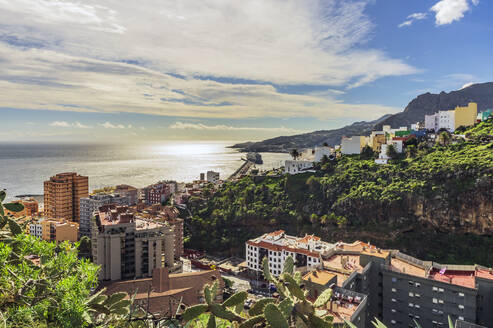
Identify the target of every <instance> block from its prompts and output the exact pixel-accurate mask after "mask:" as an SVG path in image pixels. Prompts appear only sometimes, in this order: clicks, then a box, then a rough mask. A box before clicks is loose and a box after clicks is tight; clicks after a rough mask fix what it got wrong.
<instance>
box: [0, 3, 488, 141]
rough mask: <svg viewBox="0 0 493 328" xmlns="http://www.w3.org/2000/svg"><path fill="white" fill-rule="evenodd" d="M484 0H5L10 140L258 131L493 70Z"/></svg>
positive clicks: (2, 74) (3, 62)
mask: <svg viewBox="0 0 493 328" xmlns="http://www.w3.org/2000/svg"><path fill="white" fill-rule="evenodd" d="M492 13H493V3H492V2H491V1H486V0H413V1H409V0H359V1H350V0H345V1H343V0H249V1H240V0H204V1H197V0H155V1H148V0H142V1H138V2H135V1H129V0H97V1H94V0H85V1H76V0H0V90H1V92H0V126H1V129H0V141H36V142H61V141H64V142H72V141H73V142H108V141H114V142H132V141H150V140H154V141H159V140H238V141H240V140H261V139H265V138H270V137H275V136H279V135H291V134H298V133H304V132H310V131H314V130H322V129H332V128H338V127H342V126H344V125H346V124H350V123H352V122H355V121H362V120H373V119H377V118H379V117H381V116H382V115H385V114H392V113H396V112H399V111H402V110H403V109H404V107H405V106H406V105H407V104H408V102H409V101H411V100H412V99H413V98H414V97H416V96H417V95H419V94H421V93H425V92H433V93H436V92H440V91H446V92H449V91H451V90H457V89H460V88H462V87H463V86H465V85H468V84H470V83H478V82H487V81H491V77H492V76H493V65H491V55H492V52H493V42H491V35H493V22H492V21H491V14H492Z"/></svg>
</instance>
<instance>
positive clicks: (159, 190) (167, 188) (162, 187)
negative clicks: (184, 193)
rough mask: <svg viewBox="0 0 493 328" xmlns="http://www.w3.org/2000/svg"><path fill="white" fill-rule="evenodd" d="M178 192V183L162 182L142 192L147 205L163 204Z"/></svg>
mask: <svg viewBox="0 0 493 328" xmlns="http://www.w3.org/2000/svg"><path fill="white" fill-rule="evenodd" d="M177 190H178V184H177V183H176V181H161V182H158V183H155V184H153V185H150V186H147V187H145V188H143V189H142V190H141V192H142V196H143V200H144V203H145V204H146V205H152V204H162V203H164V202H165V201H166V200H168V199H169V198H170V196H171V194H173V193H175V192H176V191H177Z"/></svg>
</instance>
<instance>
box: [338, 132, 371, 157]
mask: <svg viewBox="0 0 493 328" xmlns="http://www.w3.org/2000/svg"><path fill="white" fill-rule="evenodd" d="M366 143H367V139H366V137H364V136H352V137H351V138H345V137H343V138H342V139H341V152H342V153H343V154H345V155H352V154H360V153H361V149H362V148H363V147H364V146H365V145H366Z"/></svg>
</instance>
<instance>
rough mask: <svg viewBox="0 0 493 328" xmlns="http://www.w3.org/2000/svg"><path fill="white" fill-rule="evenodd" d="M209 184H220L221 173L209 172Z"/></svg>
mask: <svg viewBox="0 0 493 328" xmlns="http://www.w3.org/2000/svg"><path fill="white" fill-rule="evenodd" d="M207 182H211V183H218V182H219V172H214V171H207Z"/></svg>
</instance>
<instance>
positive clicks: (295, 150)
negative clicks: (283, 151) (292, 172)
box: [289, 148, 301, 160]
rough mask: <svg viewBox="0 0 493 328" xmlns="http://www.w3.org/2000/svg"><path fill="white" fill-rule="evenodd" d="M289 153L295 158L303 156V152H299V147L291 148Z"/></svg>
mask: <svg viewBox="0 0 493 328" xmlns="http://www.w3.org/2000/svg"><path fill="white" fill-rule="evenodd" d="M289 155H291V157H293V159H294V160H296V159H297V158H298V157H300V156H301V154H300V153H299V152H298V149H296V148H293V149H291V151H290V152H289Z"/></svg>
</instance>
